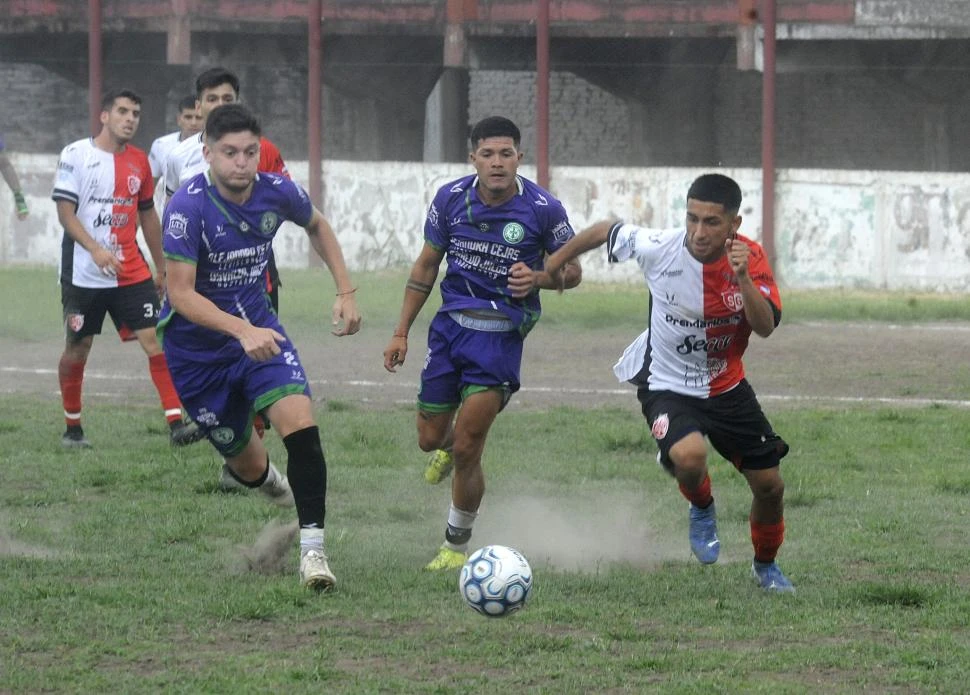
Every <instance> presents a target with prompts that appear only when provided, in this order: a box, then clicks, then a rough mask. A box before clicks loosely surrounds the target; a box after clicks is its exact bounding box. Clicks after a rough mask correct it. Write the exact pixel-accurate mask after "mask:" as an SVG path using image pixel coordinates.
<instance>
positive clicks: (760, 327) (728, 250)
mask: <svg viewBox="0 0 970 695" xmlns="http://www.w3.org/2000/svg"><path fill="white" fill-rule="evenodd" d="M724 253H725V254H727V259H728V262H729V263H730V264H731V269H732V270H733V271H734V274H735V276H737V278H738V289H739V290H740V291H741V298H742V299H743V301H744V316H745V318H746V319H747V320H748V323H749V324H750V325H751V330H753V331H754V332H755V333H757V334H758V335H760V336H761V337H762V338H767V337H768V336H769V335H771V334H772V332H773V331H774V330H775V312H774V311H773V310H772V307H771V303H770V302H769V301H768V300H767V299H766V298H765V296H764V295H762V294H761V292H760V291H759V290H758V288H757V287H755V284H754V282H753V281H752V280H751V276H750V275H749V274H748V261H749V260H750V258H751V249H750V248H749V247H748V245H747V244H745V243H743V242H740V241H737V240H732V239H728V240H727V241H725V242H724Z"/></svg>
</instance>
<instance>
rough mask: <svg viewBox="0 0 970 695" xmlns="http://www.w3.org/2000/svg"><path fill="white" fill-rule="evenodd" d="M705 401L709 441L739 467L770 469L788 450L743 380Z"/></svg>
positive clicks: (748, 385)
mask: <svg viewBox="0 0 970 695" xmlns="http://www.w3.org/2000/svg"><path fill="white" fill-rule="evenodd" d="M708 400H709V412H708V413H707V418H708V421H709V423H710V429H709V432H708V436H709V438H710V440H711V444H712V445H713V446H714V448H715V449H716V450H717V452H718V453H719V454H720V455H721V456H723V457H724V458H725V459H727V460H728V461H730V462H731V463H732V464H734V466H735V467H736V468H737V469H738V470H747V469H751V470H760V469H767V468H772V467H774V466H777V465H778V463H779V462H780V461H781V459H782V458H783V457H784V456H785V455H786V454H787V453H788V444H786V443H785V441H784V440H783V439H782V438H781V437H779V436H778V435H777V434H776V433H775V431H774V429H773V428H772V426H771V423H770V422H768V418H767V417H765V414H764V411H762V410H761V405H760V404H759V403H758V399H757V397H756V396H755V393H754V389H752V388H751V385H750V384H748V382H747V381H746V380H742V381H741V383H740V384H738V385H737V386H736V387H734V388H733V389H731V390H730V391H728V392H727V393H725V394H722V395H720V396H717V397H715V398H711V399H708Z"/></svg>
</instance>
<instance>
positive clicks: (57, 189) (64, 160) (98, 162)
mask: <svg viewBox="0 0 970 695" xmlns="http://www.w3.org/2000/svg"><path fill="white" fill-rule="evenodd" d="M154 190H155V189H154V185H153V183H152V172H151V167H150V166H149V164H148V157H147V156H146V155H145V153H144V152H143V151H142V150H140V149H138V148H137V147H134V146H132V145H126V146H125V148H124V149H123V150H122V151H121V152H116V153H112V152H105V151H104V150H102V149H100V148H99V147H97V145H95V144H94V140H93V138H85V139H84V140H78V141H77V142H74V143H71V144H70V145H68V146H67V147H65V148H64V149H63V150H62V151H61V157H60V160H58V163H57V175H56V176H55V179H54V190H53V192H52V193H51V198H53V199H54V200H55V201H60V200H64V201H67V202H70V203H73V204H74V206H75V214H76V215H77V218H78V220H80V222H81V224H82V225H83V226H84V229H85V230H86V231H87V233H88V234H90V235H91V237H92V238H93V239H94V240H95V241H96V242H98V244H100V245H101V246H103V247H104V248H106V249H108V250H109V251H111V252H113V253H114V254H115V256H116V257H117V258H118V260H119V261H121V268H120V270H119V271H118V274H117V276H115V277H109V276H106V275H105V274H104V273H102V272H101V270H100V268H98V266H97V264H96V263H95V262H94V260H93V259H92V258H91V254H90V253H88V251H87V250H86V249H85V248H84V247H83V246H81V245H80V244H78V243H75V241H74V240H73V239H72V238H71V236H70V235H69V234H68V233H67V232H66V231H65V232H64V240H63V243H62V244H61V281H62V282H69V283H71V284H73V285H75V286H77V287H93V288H108V287H123V286H125V285H133V284H135V283H138V282H143V281H144V280H149V279H151V277H152V273H151V269H150V268H149V267H148V263H147V262H146V261H145V257H144V256H143V255H142V253H141V249H139V248H138V241H137V239H136V234H137V231H138V213H139V211H141V210H148V209H150V208H152V207H154V202H153V201H152V194H153V193H154Z"/></svg>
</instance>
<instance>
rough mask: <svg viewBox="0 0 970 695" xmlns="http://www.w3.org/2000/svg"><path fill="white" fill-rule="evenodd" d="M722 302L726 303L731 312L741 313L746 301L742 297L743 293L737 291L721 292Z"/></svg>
mask: <svg viewBox="0 0 970 695" xmlns="http://www.w3.org/2000/svg"><path fill="white" fill-rule="evenodd" d="M721 301H722V302H724V306H726V307H727V308H728V309H730V310H731V311H741V310H742V309H743V308H744V299H743V298H742V297H741V293H740V292H738V291H737V290H728V291H727V292H721Z"/></svg>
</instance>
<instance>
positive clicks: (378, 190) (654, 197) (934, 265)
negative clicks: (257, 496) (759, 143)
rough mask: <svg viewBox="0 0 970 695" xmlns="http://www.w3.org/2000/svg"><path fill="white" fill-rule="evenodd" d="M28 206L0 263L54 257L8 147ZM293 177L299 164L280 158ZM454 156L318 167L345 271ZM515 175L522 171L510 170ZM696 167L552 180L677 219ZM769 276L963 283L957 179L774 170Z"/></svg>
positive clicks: (431, 187) (754, 192)
mask: <svg viewBox="0 0 970 695" xmlns="http://www.w3.org/2000/svg"><path fill="white" fill-rule="evenodd" d="M11 160H12V161H13V163H14V166H15V167H16V168H17V170H18V172H19V173H20V176H21V179H22V181H23V184H24V189H25V191H26V194H27V200H28V203H29V205H30V208H31V215H30V218H29V219H28V220H26V221H24V222H18V221H17V220H16V217H15V216H14V209H13V197H12V196H11V195H10V193H9V191H5V190H2V189H0V265H11V264H41V265H49V266H55V265H56V264H57V263H58V259H59V257H60V240H61V234H62V232H61V229H60V226H59V225H58V222H57V216H56V213H55V210H54V204H53V203H52V202H51V201H50V199H49V197H48V195H49V192H50V186H51V183H52V180H53V179H52V172H53V171H54V168H55V166H56V157H54V156H51V155H17V154H11ZM291 170H292V171H293V174H294V177H295V178H296V179H297V180H298V181H306V178H307V164H306V162H292V163H291ZM469 170H470V169H469V168H468V165H465V164H415V163H396V162H369V163H364V162H332V161H328V162H326V164H325V166H324V178H325V180H326V182H327V195H328V198H327V205H326V210H325V212H326V214H327V216H328V217H329V218H330V220H331V221H332V222H333V224H334V227H335V228H336V230H337V232H338V235H339V237H340V240H341V243H342V245H343V248H344V253H345V254H346V257H347V260H348V263H349V265H350V266H351V267H352V268H353V269H355V270H381V269H387V268H404V267H408V266H410V264H411V263H412V262H413V261H414V259H415V258H416V257H417V254H418V252H419V251H420V248H421V244H422V225H423V222H424V215H425V211H426V209H427V206H428V205H429V204H430V201H431V197H432V195H433V194H434V191H435V190H436V189H437V187H438V186H441V185H442V184H444V183H445V182H447V181H450V180H451V179H454V178H457V177H458V176H461V175H463V174H465V173H467V172H468V171H469ZM721 171H723V172H724V173H727V174H728V175H731V176H734V177H735V178H736V179H737V180H738V182H739V183H740V184H741V187H742V190H744V191H745V200H744V203H743V208H742V211H741V214H742V215H743V217H744V222H743V223H742V226H741V231H742V233H744V234H746V235H748V236H750V237H753V238H755V239H760V237H761V175H760V171H759V170H757V169H734V170H731V169H723V170H721ZM521 173H522V174H523V175H525V176H534V173H535V172H534V170H533V169H532V168H531V167H529V166H524V167H522V169H521ZM699 173H703V171H701V170H696V169H676V168H662V169H661V168H654V169H623V168H607V167H602V168H601V167H562V168H558V169H555V170H553V172H552V179H553V180H552V189H553V191H554V192H555V193H556V194H557V195H558V196H559V197H560V198H561V199H562V200H563V202H564V204H565V205H566V209H567V210H568V211H569V214H570V219H571V220H572V222H573V225H574V227H576V228H577V229H579V228H581V227H583V226H585V225H587V224H589V223H591V222H595V221H596V220H599V219H602V218H604V217H608V216H617V217H620V218H622V219H625V220H628V221H631V222H636V223H638V224H642V225H648V226H655V227H666V226H679V225H681V224H683V218H684V206H685V202H684V194H685V192H686V190H687V187H688V185H689V184H690V182H691V181H692V180H693V178H694V177H695V176H697V175H698V174H699ZM777 192H778V204H777V220H776V229H777V240H776V248H777V253H778V260H777V263H776V271H777V273H778V275H779V277H780V279H781V281H782V282H783V284H784V285H785V286H786V287H792V288H823V287H848V288H862V289H887V290H906V289H919V290H929V291H955V292H970V175H961V174H924V173H913V172H865V171H818V170H798V169H789V170H782V171H780V172H779V174H778V182H777ZM275 249H276V252H277V254H278V257H279V261H280V265H281V266H283V267H300V268H302V267H307V265H308V254H309V253H310V251H309V245H308V244H307V241H306V238H305V236H304V234H303V230H301V229H300V228H298V227H295V226H293V225H287V226H286V227H285V228H284V229H283V230H281V233H280V235H279V236H278V238H277V241H276V244H275ZM583 264H584V268H585V276H586V278H587V279H589V280H595V281H606V282H639V281H640V276H639V273H638V270H637V267H636V265H635V264H632V263H628V264H623V265H621V266H617V267H613V268H610V267H608V266H607V265H606V263H605V259H604V257H603V255H602V254H601V253H598V252H594V253H591V254H589V255H588V256H587V257H586V258H585V259H584V261H583Z"/></svg>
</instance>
